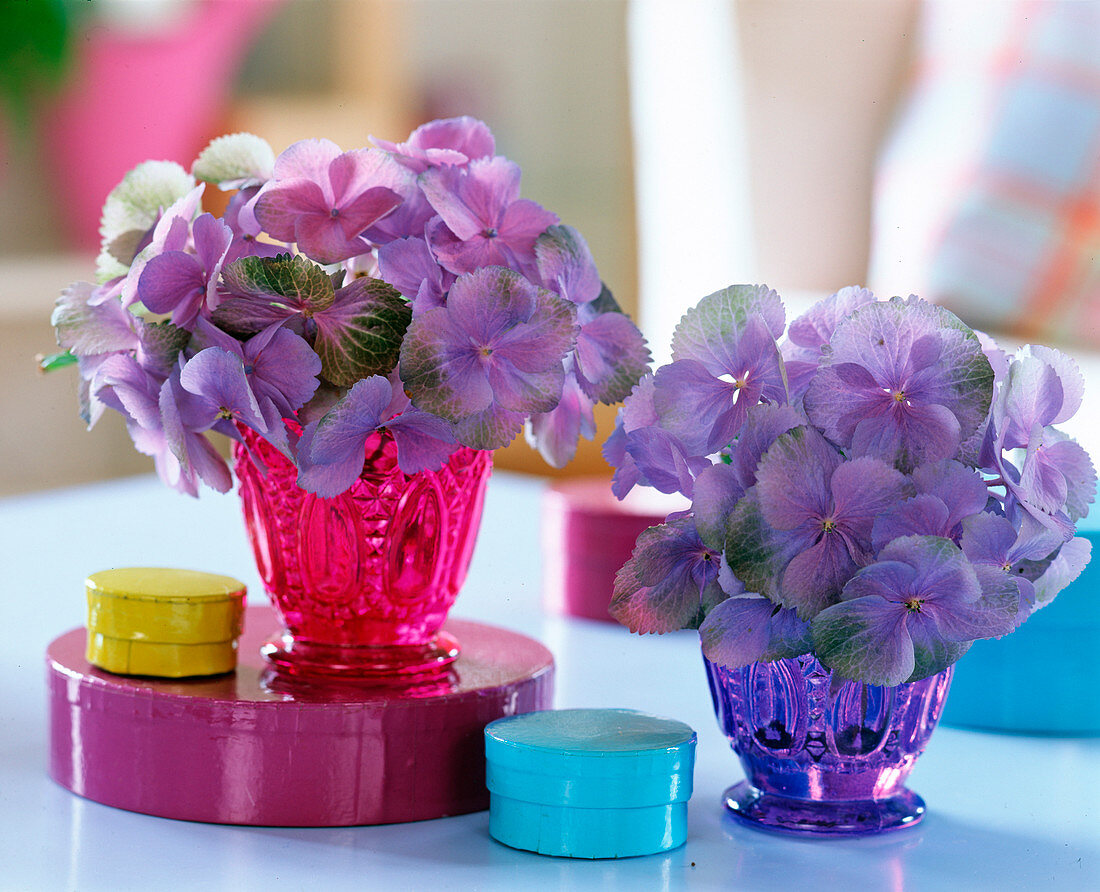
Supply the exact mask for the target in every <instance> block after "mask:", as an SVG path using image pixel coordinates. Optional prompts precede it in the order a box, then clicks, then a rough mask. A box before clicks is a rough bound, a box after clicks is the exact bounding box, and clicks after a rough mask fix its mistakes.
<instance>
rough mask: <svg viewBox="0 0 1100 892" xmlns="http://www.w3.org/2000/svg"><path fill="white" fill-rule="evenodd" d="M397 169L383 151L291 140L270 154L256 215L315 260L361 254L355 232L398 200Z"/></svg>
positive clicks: (361, 242)
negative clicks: (267, 176)
mask: <svg viewBox="0 0 1100 892" xmlns="http://www.w3.org/2000/svg"><path fill="white" fill-rule="evenodd" d="M401 181H402V177H401V173H400V170H399V169H398V168H397V166H396V162H395V161H393V159H392V158H390V156H388V155H386V154H385V153H384V152H380V151H377V150H368V149H356V150H354V151H351V152H343V151H341V150H340V147H339V146H338V145H336V143H334V142H331V141H330V140H327V139H307V140H302V141H301V142H296V143H295V144H294V145H292V146H291V147H290V148H289V149H287V150H286V151H285V152H283V153H282V154H281V155H279V157H278V158H276V159H275V168H274V176H273V177H272V179H271V180H269V181H268V182H267V183H266V184H265V185H264V186H263V188H262V189H261V190H260V193H259V194H258V195H257V197H256V203H255V215H256V220H257V221H258V222H259V224H260V225H261V226H262V227H263V228H264V230H265V231H266V232H267V233H269V234H270V235H271V236H272V237H273V238H276V239H278V240H279V241H282V242H296V243H297V245H298V248H299V249H300V250H301V251H303V252H304V253H305V254H307V255H309V256H310V257H312V258H313V259H314V260H316V261H318V262H320V263H337V262H339V261H341V260H346V259H348V258H349V257H354V256H355V255H356V254H362V253H363V252H365V251H367V250H368V249H369V247H370V246H369V244H368V243H367V242H366V241H365V240H364V239H362V238H360V235H361V233H362V232H363V230H365V229H366V228H367V227H368V226H370V225H371V224H372V223H375V222H377V221H378V220H379V219H381V218H382V217H383V216H385V215H386V214H388V213H389V212H390V211H392V210H393V209H394V208H396V207H397V206H398V205H399V204H400V203H401V198H400V196H399V195H398V193H397V191H396V188H397V187H399V186H400V184H401Z"/></svg>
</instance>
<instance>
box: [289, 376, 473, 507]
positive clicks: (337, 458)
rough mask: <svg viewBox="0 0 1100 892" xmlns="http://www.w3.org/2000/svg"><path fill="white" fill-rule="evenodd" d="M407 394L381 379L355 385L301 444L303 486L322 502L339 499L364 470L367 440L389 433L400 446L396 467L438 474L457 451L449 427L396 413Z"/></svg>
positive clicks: (409, 412)
mask: <svg viewBox="0 0 1100 892" xmlns="http://www.w3.org/2000/svg"><path fill="white" fill-rule="evenodd" d="M403 397H404V394H401V393H400V392H398V393H396V394H395V393H394V391H393V386H392V385H391V383H390V382H389V381H388V380H387V379H386V378H383V377H381V376H380V375H375V376H373V377H371V378H364V379H363V380H361V381H358V382H356V383H355V385H354V386H352V388H351V389H350V390H349V391H348V392H347V394H346V395H345V396H344V397H343V398H342V399H341V400H340V401H339V402H338V403H336V405H335V406H333V407H332V409H330V410H329V411H328V412H327V413H325V415H324V416H323V417H322V418H321V419H319V420H318V421H313V422H310V423H309V424H307V425H306V426H305V428H304V429H303V431H302V437H301V439H300V440H299V442H298V463H299V468H300V470H299V474H298V479H299V484H300V485H301V486H303V487H305V488H306V489H308V490H309V491H310V492H313V493H316V494H317V495H319V496H322V497H326V498H327V497H331V496H335V495H338V494H339V493H341V492H343V491H344V490H346V489H347V488H348V487H350V486H351V485H352V483H354V482H355V479H356V478H357V477H358V476H359V475H360V473H361V472H362V470H363V452H364V449H365V447H366V443H367V439H368V437H369V436H370V435H371V434H373V433H375V432H376V431H382V430H388V431H389V432H390V433H391V434H392V435H393V439H394V442H395V444H396V445H397V464H398V467H400V468H401V470H402V471H403V472H405V473H406V474H415V473H417V472H418V471H422V470H425V469H430V470H438V469H439V468H440V466H441V465H442V464H443V462H444V461H446V460H447V457H448V456H449V455H450V454H451V453H452V452H454V450H455V449H456V448H457V444H456V443H455V439H454V435H453V433H452V432H451V428H450V425H448V424H447V423H446V422H445V421H443V419H441V418H438V417H437V416H435V415H430V414H428V413H427V412H420V411H418V410H416V409H415V408H412V409H408V408H406V409H405V410H404V411H401V412H400V414H398V413H397V411H395V410H396V409H397V406H395V400H396V401H397V404H398V405H400V403H401V400H402V399H403Z"/></svg>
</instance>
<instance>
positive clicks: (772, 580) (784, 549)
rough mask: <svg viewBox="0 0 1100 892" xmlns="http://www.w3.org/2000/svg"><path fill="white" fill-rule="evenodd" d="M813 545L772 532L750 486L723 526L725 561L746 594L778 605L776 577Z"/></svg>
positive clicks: (809, 539)
mask: <svg viewBox="0 0 1100 892" xmlns="http://www.w3.org/2000/svg"><path fill="white" fill-rule="evenodd" d="M812 542H813V537H812V536H809V535H807V536H805V537H799V536H791V535H788V534H785V533H781V532H779V531H777V530H775V529H774V528H773V527H772V526H771V525H770V524H769V523H768V522H767V520H765V518H764V513H763V510H762V508H761V505H760V499H759V497H758V488H757V487H753V488H752V489H750V490H749V491H748V492H747V493H745V495H744V497H743V498H742V499H741V500H740V501H739V502H738V503H737V506H736V507H735V508H734V510H733V514H732V515H730V518H729V520H728V522H727V527H726V547H725V555H726V560H727V561H728V562H729V565H730V568H731V569H732V570H733V572H734V574H735V575H736V576H737V578H738V579H740V580H741V582H742V583H743V584H744V586H745V588H746V589H748V590H749V591H754V592H759V593H761V594H763V595H765V596H767V597H769V598H771V599H772V600H773V601H776V602H777V603H778V602H779V592H780V578H781V575H782V572H783V570H785V569H786V567H787V565H788V564H789V563H790V562H791V559H792V558H793V557H794V556H795V555H797V554H798V553H799V552H800V551H802V550H803V549H804V548H806V547H808V546H809V545H810V544H812Z"/></svg>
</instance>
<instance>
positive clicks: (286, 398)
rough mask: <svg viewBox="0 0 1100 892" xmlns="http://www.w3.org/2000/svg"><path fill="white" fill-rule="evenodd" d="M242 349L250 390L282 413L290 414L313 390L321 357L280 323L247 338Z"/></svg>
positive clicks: (283, 414) (315, 387) (316, 382)
mask: <svg viewBox="0 0 1100 892" xmlns="http://www.w3.org/2000/svg"><path fill="white" fill-rule="evenodd" d="M242 353H243V359H244V361H245V370H246V372H249V378H250V381H251V384H252V389H253V391H254V392H255V393H256V394H257V395H258V396H259V395H263V396H266V397H267V398H268V399H270V400H272V402H273V403H274V404H275V405H276V406H277V407H278V408H279V411H280V412H281V414H282V417H290V416H291V415H292V413H293V412H294V411H295V410H296V409H298V408H299V407H300V406H302V405H304V404H305V403H306V402H308V401H309V399H310V398H311V397H312V396H313V394H314V393H315V392H316V390H317V386H318V379H317V376H318V375H319V374H320V373H321V360H320V359H319V358H318V357H317V354H316V353H314V352H313V350H312V349H311V348H310V346H309V344H308V343H306V341H305V340H304V339H303V338H301V337H299V336H298V335H296V334H294V333H293V332H291V331H287V330H286V329H285V328H283V327H282V326H279V325H275V326H271V327H269V328H267V329H265V330H264V331H262V332H260V333H259V334H257V335H255V336H253V337H252V338H250V339H249V340H248V341H247V342H245V344H244V346H243V351H242Z"/></svg>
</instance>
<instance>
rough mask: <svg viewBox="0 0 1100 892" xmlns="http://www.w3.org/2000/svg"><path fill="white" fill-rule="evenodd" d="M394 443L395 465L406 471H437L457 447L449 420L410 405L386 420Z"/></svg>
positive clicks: (410, 472)
mask: <svg viewBox="0 0 1100 892" xmlns="http://www.w3.org/2000/svg"><path fill="white" fill-rule="evenodd" d="M385 427H386V428H387V429H388V430H389V431H390V432H391V433H392V434H393V439H394V442H395V443H396V444H397V466H398V467H399V468H401V470H402V471H403V472H404V473H406V474H416V473H419V472H420V471H438V470H439V469H440V468H441V467H442V466H443V464H444V462H446V461H447V459H448V458H449V457H450V456H451V454H452V453H453V452H454V451H455V449H457V448H458V445H457V443H456V442H455V437H454V431H453V429H452V427H451V425H450V424H448V423H447V422H446V421H444V420H443V419H442V418H440V417H438V416H437V415H432V414H430V413H428V412H421V411H420V410H419V409H417V408H415V407H410V408H409V409H407V410H406V411H404V412H403V413H401V414H400V415H398V416H397V417H396V418H391V419H390V420H389V421H387V422H385Z"/></svg>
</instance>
